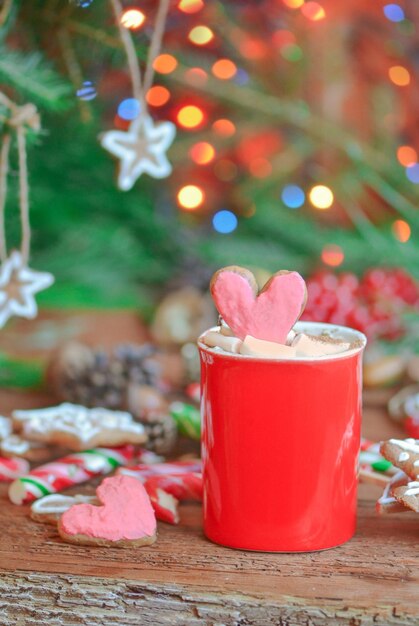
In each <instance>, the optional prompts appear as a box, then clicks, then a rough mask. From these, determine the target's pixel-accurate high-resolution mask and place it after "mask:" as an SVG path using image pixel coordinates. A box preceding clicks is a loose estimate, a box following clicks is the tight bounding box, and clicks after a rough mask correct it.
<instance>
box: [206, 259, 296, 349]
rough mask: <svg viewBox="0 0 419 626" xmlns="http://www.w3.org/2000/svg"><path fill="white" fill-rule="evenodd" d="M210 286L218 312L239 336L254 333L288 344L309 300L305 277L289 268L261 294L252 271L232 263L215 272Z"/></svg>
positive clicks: (242, 336) (262, 337) (274, 278)
mask: <svg viewBox="0 0 419 626" xmlns="http://www.w3.org/2000/svg"><path fill="white" fill-rule="evenodd" d="M210 289H211V294H212V297H213V299H214V302H215V306H216V307H217V309H218V312H219V313H220V315H221V317H222V318H223V319H224V321H225V322H226V324H228V326H229V327H230V328H231V330H232V331H233V333H234V334H235V336H236V337H238V338H239V339H244V338H245V337H246V336H247V335H251V336H252V337H256V338H257V339H264V340H265V341H274V342H276V343H285V342H286V340H287V335H288V333H289V331H290V330H291V328H292V327H293V326H294V324H295V322H296V321H297V320H298V318H299V317H300V315H301V313H302V312H303V310H304V307H305V304H306V300H307V289H306V285H305V282H304V279H303V278H302V277H301V276H300V274H298V273H297V272H289V271H287V270H281V271H279V272H277V273H276V274H274V275H273V276H272V277H271V278H270V279H269V280H268V282H267V283H266V285H265V286H264V287H263V289H261V291H260V292H259V293H258V286H257V283H256V279H255V277H254V276H253V274H252V272H250V271H249V270H246V269H245V268H242V267H238V266H235V265H232V266H229V267H224V268H223V269H220V270H218V272H216V273H215V274H214V276H213V277H212V279H211V285H210Z"/></svg>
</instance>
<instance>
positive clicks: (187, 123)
mask: <svg viewBox="0 0 419 626" xmlns="http://www.w3.org/2000/svg"><path fill="white" fill-rule="evenodd" d="M177 121H178V122H179V124H180V125H181V126H183V128H196V127H197V126H200V125H201V124H202V122H203V121H204V113H203V111H202V109H200V108H199V107H197V106H195V105H193V104H188V105H186V106H184V107H182V108H181V109H180V110H179V112H178V114H177Z"/></svg>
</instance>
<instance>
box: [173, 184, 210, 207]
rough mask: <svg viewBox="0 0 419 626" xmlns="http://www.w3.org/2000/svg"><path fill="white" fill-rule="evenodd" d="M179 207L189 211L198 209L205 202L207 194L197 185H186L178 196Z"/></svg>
mask: <svg viewBox="0 0 419 626" xmlns="http://www.w3.org/2000/svg"><path fill="white" fill-rule="evenodd" d="M177 199H178V203H179V206H181V207H182V208H183V209H186V210H187V211H193V210H194V209H197V208H198V207H199V206H200V205H201V204H202V203H203V201H204V199H205V194H204V192H203V190H202V189H201V187H198V186H197V185H185V186H184V187H182V188H181V189H179V191H178V194H177Z"/></svg>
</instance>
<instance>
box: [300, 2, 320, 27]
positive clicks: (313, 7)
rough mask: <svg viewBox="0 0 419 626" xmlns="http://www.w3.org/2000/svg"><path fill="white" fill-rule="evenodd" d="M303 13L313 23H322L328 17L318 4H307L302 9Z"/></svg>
mask: <svg viewBox="0 0 419 626" xmlns="http://www.w3.org/2000/svg"><path fill="white" fill-rule="evenodd" d="M301 13H302V14H303V15H304V17H306V18H307V19H309V20H311V21H312V22H320V20H324V18H325V17H326V11H325V10H324V8H323V7H322V5H321V4H319V3H318V2H311V1H310V2H306V3H305V4H303V5H302V7H301Z"/></svg>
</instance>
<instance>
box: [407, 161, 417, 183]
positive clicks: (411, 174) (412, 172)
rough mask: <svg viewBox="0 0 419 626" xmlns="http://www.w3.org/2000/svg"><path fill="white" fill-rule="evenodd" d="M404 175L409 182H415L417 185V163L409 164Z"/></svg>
mask: <svg viewBox="0 0 419 626" xmlns="http://www.w3.org/2000/svg"><path fill="white" fill-rule="evenodd" d="M406 176H407V178H408V179H409V180H410V182H411V183H415V185H419V164H418V163H415V165H411V166H410V167H407V168H406Z"/></svg>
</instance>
